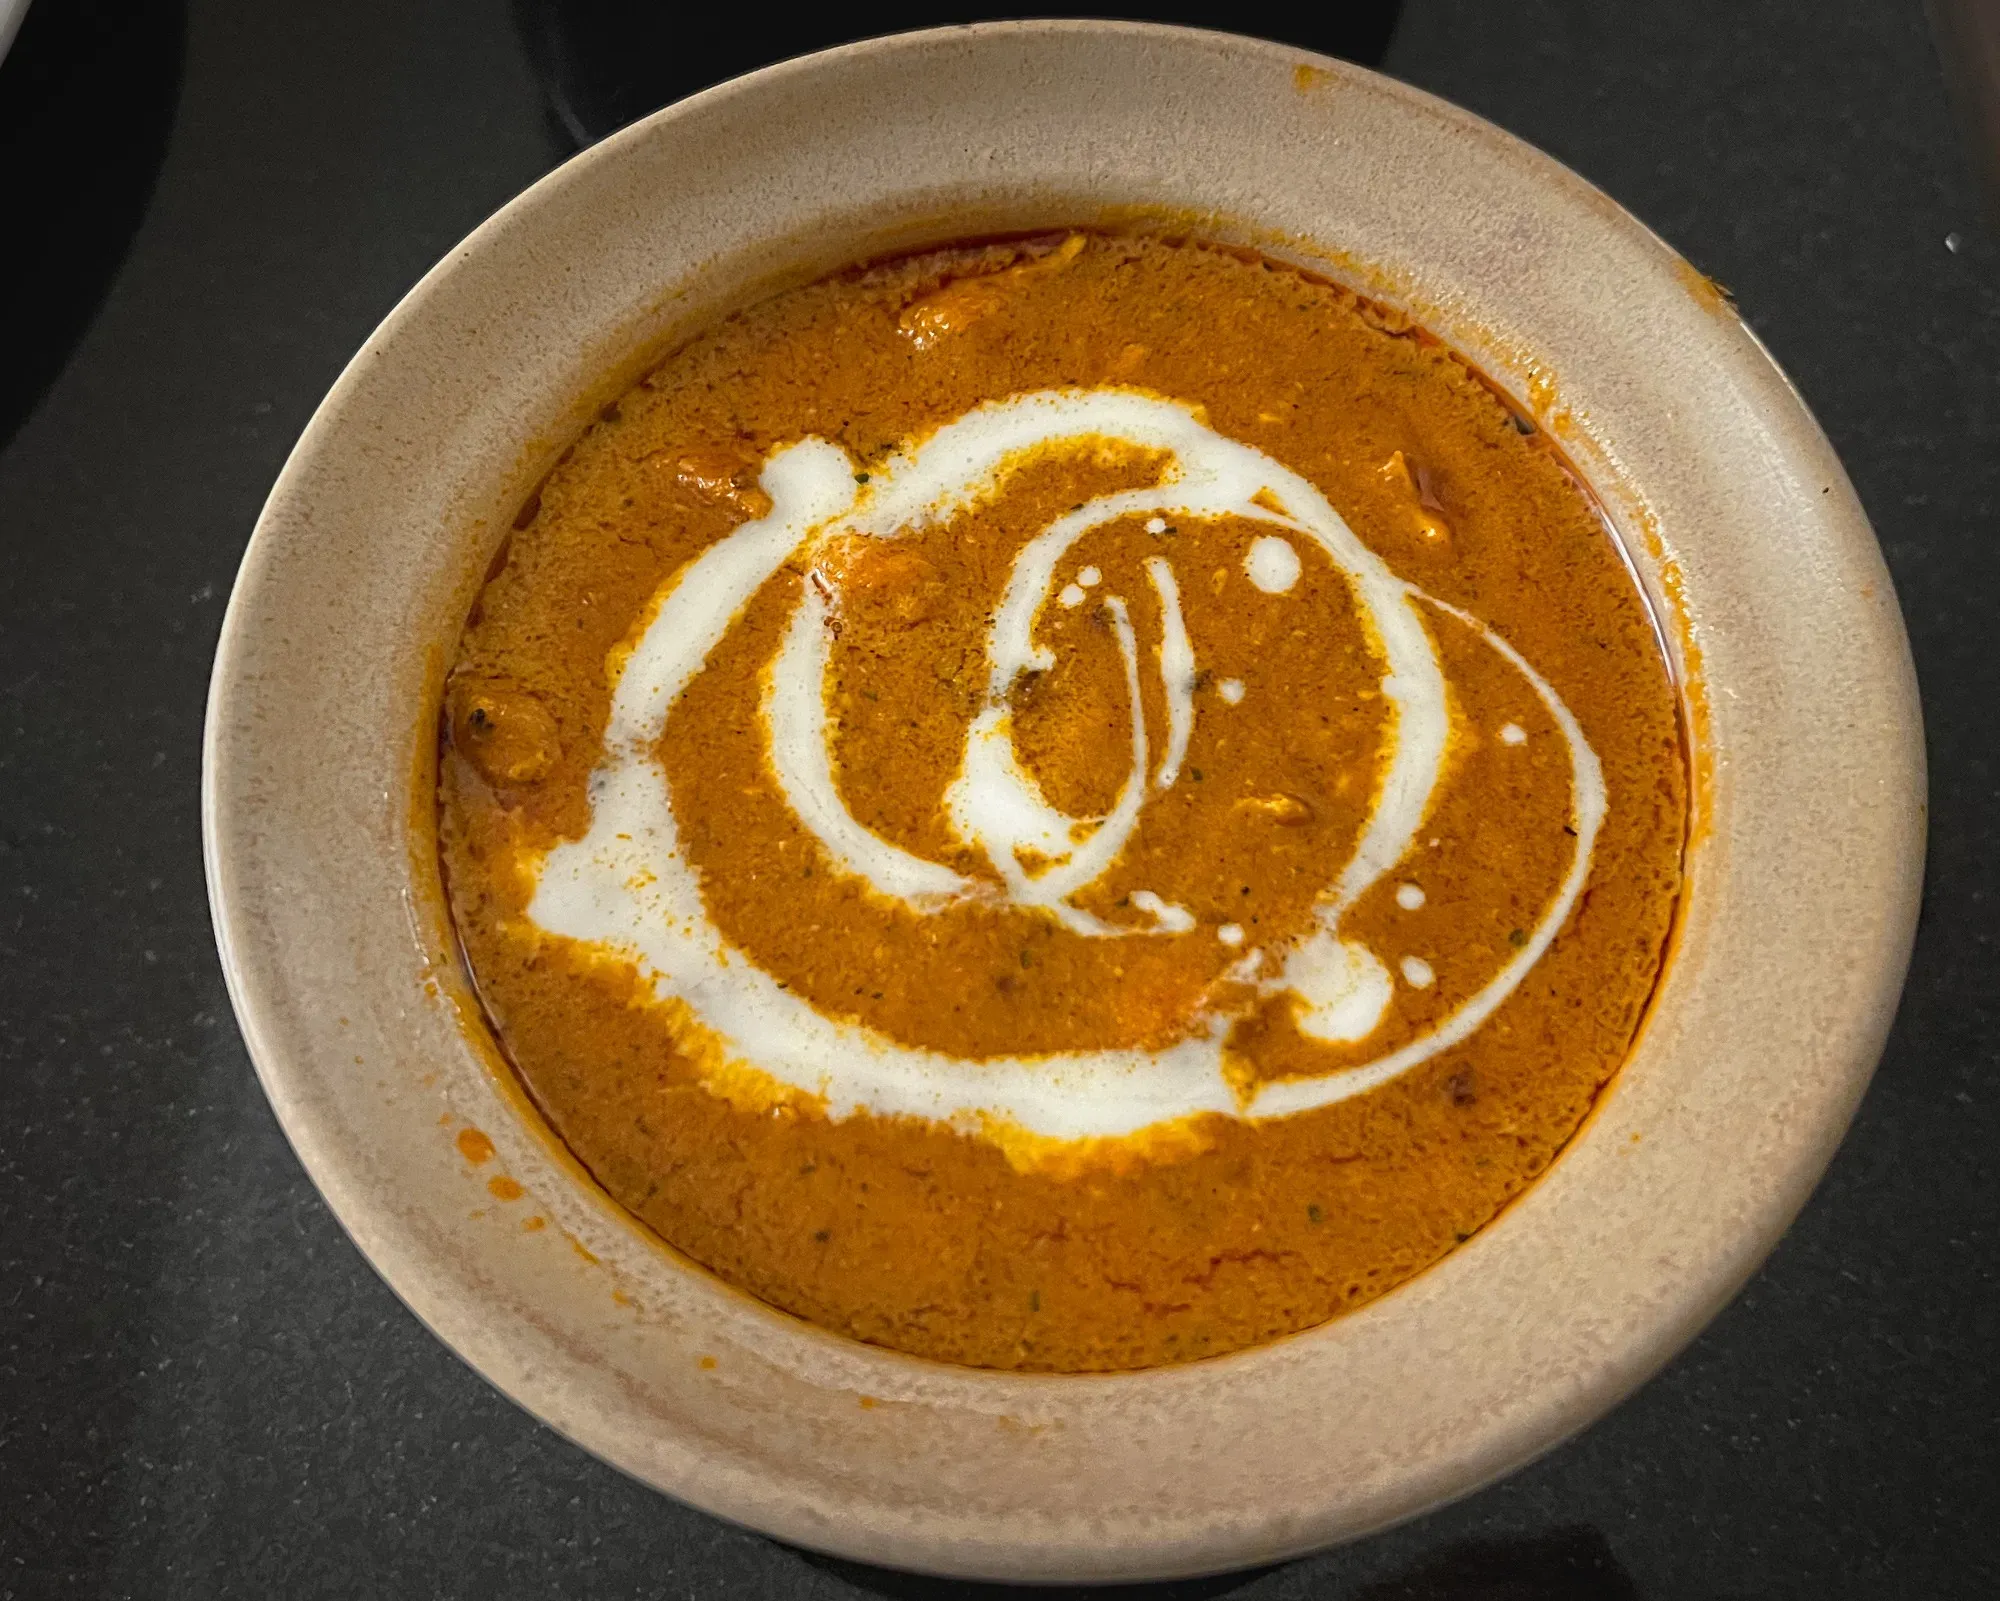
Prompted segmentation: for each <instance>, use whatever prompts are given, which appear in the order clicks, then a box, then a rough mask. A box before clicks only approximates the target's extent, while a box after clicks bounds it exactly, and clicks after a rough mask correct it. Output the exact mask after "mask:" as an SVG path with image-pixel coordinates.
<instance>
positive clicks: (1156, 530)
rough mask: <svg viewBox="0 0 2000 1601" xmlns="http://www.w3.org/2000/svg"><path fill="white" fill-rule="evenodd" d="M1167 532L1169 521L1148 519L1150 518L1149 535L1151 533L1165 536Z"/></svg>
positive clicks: (1147, 523)
mask: <svg viewBox="0 0 2000 1601" xmlns="http://www.w3.org/2000/svg"><path fill="white" fill-rule="evenodd" d="M1166 531H1167V520H1166V518H1164V517H1148V518H1147V519H1146V532H1147V533H1149V534H1164V533H1165V532H1166Z"/></svg>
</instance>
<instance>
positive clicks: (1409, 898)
mask: <svg viewBox="0 0 2000 1601" xmlns="http://www.w3.org/2000/svg"><path fill="white" fill-rule="evenodd" d="M1396 904H1397V905H1398V906H1400V907H1402V908H1403V910H1404V911H1406V912H1414V911H1415V910H1416V909H1417V908H1418V907H1420V906H1422V905H1423V904H1424V892H1423V891H1422V890H1420V889H1418V888H1417V886H1416V885H1414V884H1398V885H1397V886H1396Z"/></svg>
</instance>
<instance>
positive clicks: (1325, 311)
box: [439, 233, 1686, 1371]
mask: <svg viewBox="0 0 2000 1601" xmlns="http://www.w3.org/2000/svg"><path fill="white" fill-rule="evenodd" d="M1676 707H1677V701H1676V694H1675V690H1674V686H1673V684H1672V681H1671V679H1670V676H1669V673H1668V670H1667V666H1666V663H1665V659H1664V657H1663V655H1662V652H1661V650H1660V647H1659V643H1658V641H1657V638H1656V636H1655V632H1654V628H1653V624H1652V620H1651V616H1650V614H1649V612H1648V610H1647V607H1646V604H1645V602H1644V600H1643V598H1642V596H1641V594H1640V592H1639V590H1638V588H1637V586H1636V584H1635V583H1634V581H1633V578H1632V577H1631V575H1630V573H1629V572H1628V570H1627V568H1626V566H1625V564H1624V562H1623V561H1622V559H1621V554H1620V552H1619V550H1618V548H1617V546H1616V544H1615V543H1614V541H1613V538H1612V537H1611V535H1610V534H1609V532H1608V531H1607V528H1606V526H1605V524H1604V522H1603V521H1602V519H1601V518H1600V517H1599V515H1598V513H1597V511H1596V509H1595V507H1594V505H1593V504H1592V502H1591V500H1590V499H1589V497H1588V496H1587V494H1586V493H1585V492H1584V490H1583V489H1582V488H1581V486H1580V485H1579V484H1578V482H1577V481H1576V479H1575V477H1574V475H1573V474H1572V473H1571V472H1570V471H1569V469H1568V468H1567V466H1566V465H1565V463H1564V461H1563V459H1562V457H1561V456H1560V454H1559V453H1558V452H1557V451H1556V450H1555V449H1553V448H1552V447H1551V445H1550V444H1549V442H1548V441H1547V440H1546V439H1545V438H1544V437H1543V436H1542V435H1541V434H1540V433H1539V432H1538V431H1537V430H1536V429H1535V428H1534V426H1533V425H1532V424H1531V423H1529V422H1527V421H1526V420H1525V419H1523V418H1521V417H1520V416H1518V415H1517V414H1516V413H1515V412H1514V411H1513V410H1512V409H1511V408H1510V407H1509V406H1508V405H1507V404H1506V403H1505V402H1504V400H1503V399H1502V397H1501V396H1500V395H1499V394H1498V393H1497V392H1496V391H1495V390H1494V389H1492V388H1491V387H1489V386H1488V385H1487V384H1486V383H1485V382H1484V381H1483V380H1482V379H1481V378H1480V376H1479V375H1478V374H1477V373H1476V372H1474V371H1473V370H1472V369H1471V368H1470V367H1469V366H1468V365H1467V364H1466V363H1465V362H1464V361H1463V360H1461V359H1460V358H1459V357H1457V356H1456V355H1455V354H1454V353H1452V352H1451V351H1450V350H1448V349H1447V348H1445V347H1444V346H1443V345H1441V344H1440V343H1439V342H1438V341H1436V340H1435V339H1434V338H1432V337H1431V336H1429V335H1428V334H1426V333H1425V332H1424V331H1423V330H1422V329H1420V328H1417V327H1415V326H1413V325H1411V324H1410V323H1409V322H1408V321H1406V320H1405V319H1403V318H1401V317H1399V316H1397V315H1396V314H1395V313H1393V312H1391V311H1389V310H1386V309H1385V308H1383V307H1380V306H1378V305H1376V304H1374V303H1372V302H1369V301H1367V300H1365V299H1363V298H1360V297H1358V296H1356V295H1355V294H1353V293H1352V292H1350V291H1348V290H1346V289H1344V288H1341V287H1339V286H1337V285H1334V284H1331V283H1327V282H1324V281H1321V280H1318V279H1316V278H1313V277H1311V276H1309V275H1307V274H1304V273H1302V272H1300V271H1297V270H1294V269H1292V268H1290V267H1287V266H1284V265H1281V264H1279V263H1276V262H1274V261H1270V260H1267V259H1264V258H1262V257H1260V256H1257V255H1254V254H1250V253H1246V252H1242V251H1236V250H1229V249H1224V248H1221V247H1217V246H1211V245H1206V244H1203V243H1201V242H1199V241H1189V240H1173V239H1165V238H1158V237H1151V236H1145V235H1138V234H1133V235H1122V234H1107V233H1071V234H1067V235H1057V236H1053V237H1046V238H1035V239H1026V240H1014V241H1001V242H989V243H979V244H972V245H966V246H961V247H954V248H950V249H943V250H937V251H932V252H928V253H925V254H921V255H916V256H910V257H905V258H899V259H896V260H892V261H888V262H878V263H871V264H866V265H863V266H860V267H856V268H853V269H851V270H848V271H845V272H841V273H838V274H835V275H833V276H832V277H829V278H827V279H825V280H823V281H820V282H818V283H814V284H811V285H809V286H807V287H804V288H800V289H796V290H792V291H790V292H787V293H784V294H780V295H777V296H775V297H774V298H771V299H769V300H767V301H765V302H763V303H762V304H759V305H756V306H753V307H751V308H750V309H748V310H746V311H744V312H742V313H740V314H739V315H737V316H735V317H733V318H731V319H729V320H728V321H726V322H724V323H722V324H721V325H720V326H718V327H715V328H713V329H712V330H710V331H709V332H707V333H706V334H704V335H702V336H701V337H698V338H696V339H694V340H693V341H692V342H690V343H688V344H687V345H685V346H684V347H683V348H681V349H680V350H678V351H677V352H675V353H674V354H673V355H671V356H670V357H669V358H667V359H666V360H665V361H664V362H663V363H662V364H661V365H660V366H659V367H658V368H657V369H656V370H654V371H653V372H652V373H651V374H650V375H649V376H648V377H647V378H646V379H645V380H644V381H643V382H641V383H640V384H639V385H638V386H637V387H636V388H634V389H633V390H632V391H631V392H630V393H629V394H627V395H626V396H625V397H624V398H623V399H621V400H620V401H619V402H618V403H617V404H616V405H615V406H613V407H610V408H608V409H607V410H606V411H605V412H604V413H603V415H602V416H601V418H600V419H599V420H598V421H597V422H596V423H595V425H594V426H592V428H591V429H590V430H589V431H588V433H587V434H585V436H584V437H583V438H582V439H580V440H579V441H578V442H577V444H576V445H575V447H574V448H573V449H572V450H571V451H570V452H569V453H568V454H567V455H566V456H565V458H564V459H563V461H562V462H561V463H560V465H559V466H558V467H557V468H556V470H555V471H554V472H553V473H552V474H551V476H550V477H549V478H548V480H547V481H546V482H545V483H544V484H543V485H542V487H541V488H540V490H539V491H538V492H537V494H536V496H535V497H534V498H533V499H532V500H531V501H530V502H529V504H528V505H527V506H526V507H524V508H523V511H522V516H521V518H520V519H519V522H518V524H517V527H516V530H515V532H514V534H513V536H512V538H511V540H510V542H509V544H508V545H507V547H506V549H505V551H504V552H503V553H502V555H501V557H500V558H498V559H497V560H496V563H495V567H494V570H493V572H492V574H491V576H490V577H489V579H488V581H487V582H486V584H485V586H484V588H483V590H482V592H481V594H480V595H479V597H478V600H477V602H476V604H475V606H474V609H473V612H472V614H471V617H470V619H469V621H468V623H467V625H466V628H465V632H464V636H463V639H462V641H461V643H460V646H459V649H458V654H457V659H456V662H455V664H454V667H453V671H452V674H451V678H450V681H449V686H448V689H447V694H446V705H445V714H444V727H443V733H442V738H441V752H442V754H441V762H440V791H439V808H440V839H441V849H442V855H443V862H444V867H445V872H446V879H447V883H448V886H449V890H450V895H451V901H452V907H453V912H454V916H455V918H456V921H457V926H458V930H459V934H460V937H461V940H462V943H463V946H464V950H465V953H466V956H467V958H468V961H469V963H470V966H471V969H472V972H473V974H474V975H475V978H476V981H477V984H478V987H479V991H480V994H481V997H482V1000H483V1002H484V1004H485V1006H486V1008H487V1010H488V1012H489V1015H490V1017H491V1020H492V1023H493V1025H494V1028H495V1030H496V1032H497V1034H498V1036H499V1038H500V1039H501V1041H502V1042H503V1044H504V1046H505V1048H506V1050H507V1052H508V1054H509V1056H510V1058H511V1060H512V1061H513V1062H514V1064H515V1065H516V1067H517V1069H518V1071H519V1072H520V1074H521V1076H522V1078H523V1079H524V1081H525V1082H526V1084H527V1085H528V1086H529V1088H530V1090H531V1091H532V1093H533V1094H534V1096H535V1097H536V1099H537V1101H538V1102H539V1104H540V1105H541V1106H542V1107H543V1109H544V1110H545V1111H546V1113H547V1116H548V1117H549V1119H550V1121H551V1123H552V1124H553V1126H554V1127H555V1128H556V1130H557V1131H558V1132H559V1133H560V1134H561V1136H562V1137H563V1139H564V1140H566V1141H567V1142H568V1144H569V1145H570V1146H571V1148H572V1149H573V1150H574V1151H575V1152H576V1154H577V1156H578V1157H579V1158H580V1159H581V1160H582V1161H583V1162H584V1164H585V1165H586V1166H587V1167H588V1168H589V1169H590V1170H591V1172H592V1173H593V1174H594V1175H595V1176H596V1177H597V1179H598V1180H599V1181H600V1182H601V1183H602V1184H603V1186H604V1187H605V1189H606V1190H607V1191H608V1192H609V1193H610V1194H611V1195H612V1196H614V1197H615V1198H617V1199H618V1200H619V1201H620V1202H621V1203H622V1204H623V1205H625V1206H626V1207H627V1208H629V1209H630V1210H631V1211H632V1212H633V1213H635V1214H636V1215H637V1216H638V1217H639V1218H641V1219H643V1220H644V1221H645V1222H646V1223H647V1224H648V1225H650V1226H651V1227H652V1228H653V1229H654V1230H655V1231H657V1232H658V1234H659V1235H660V1236H661V1237H662V1238H663V1239H665V1240H666V1241H668V1242H669V1243H671V1244H672V1245H673V1246H675V1247H676V1248H678V1249H679V1250H680V1251H682V1252H684V1253H685V1254H686V1255H687V1256H689V1257H691V1258H693V1259H694V1260H695V1261H697V1262H699V1263H701V1264H703V1265H705V1266H706V1267H707V1268H708V1269H710V1270H711V1271H713V1272H714V1273H716V1274H718V1275H720V1276H721V1277H722V1278H724V1279H725V1280H727V1281H729V1282H730V1283H732V1284H735V1285H737V1286H739V1287H741V1288H743V1289H745V1290H747V1291H749V1292H750V1293H752V1294H754V1295H756V1296H759V1297H761V1298H762V1299H764V1300H765V1301H767V1302H769V1303H770V1304H772V1305H773V1306H776V1307H780V1308H783V1309H784V1310H786V1311H788V1312H792V1313H795V1314H797V1315H798V1316H800V1317H803V1318H807V1319H810V1320H812V1321H813V1322H815V1323H818V1324H821V1325H823V1326H825V1327H826V1328H829V1329H833V1330H836V1331H839V1332H841V1333H844V1334H848V1335H851V1336H853V1337H855V1338H858V1339H862V1340H868V1341H873V1342H876V1343H878V1344H881V1345H885V1346H889V1347H893V1348H896V1349H899V1350H903V1351H907V1352H911V1353H914V1354H916V1355H919V1356H924V1357H930V1358H935V1359H940V1360H945V1361H951V1362H958V1363H965V1364H971V1365H977V1366H984V1367H996V1368H1016V1369H1041V1370H1058V1371H1105V1370H1117V1369H1129V1368H1137V1367H1145V1366H1150V1365H1155V1364H1161V1363H1169V1362H1176V1361H1183V1360H1189V1359H1194V1358H1199V1357H1205V1356H1213V1355H1217V1354H1219V1353H1222V1352H1227V1351H1231V1350H1235V1349H1238V1348H1241V1347H1243V1346H1246V1345H1250V1344H1253V1343H1256V1342H1259V1341H1265V1340H1269V1339H1272V1338H1274V1337H1277V1336H1280V1335H1284V1334H1287V1333H1291V1332H1294V1331H1297V1330H1301V1329H1305V1328H1308V1327H1311V1326H1312V1325H1314V1324H1317V1323H1320V1322H1323V1321H1324V1320H1326V1319H1328V1318H1331V1317H1333V1316H1336V1315H1337V1314H1340V1313H1342V1312H1346V1311H1349V1310H1351V1309H1353V1308H1355V1307H1358V1306H1360V1305H1362V1304H1364V1303H1365V1302H1367V1301H1369V1300H1371V1299H1373V1298H1374V1297H1376V1296H1379V1295H1381V1294H1383V1293H1385V1292H1386V1291H1388V1290H1391V1289H1393V1288H1394V1287H1395V1286H1396V1285H1398V1284H1400V1283H1402V1282H1404V1281H1405V1280H1407V1279H1409V1278H1410V1277H1411V1276H1412V1275H1413V1274H1416V1273H1418V1272H1420V1271H1422V1270H1423V1269H1424V1268H1425V1267H1426V1266H1428V1265H1429V1264H1431V1263H1433V1262H1435V1261H1437V1260H1438V1259H1439V1258H1440V1257H1441V1256H1443V1255H1444V1254H1445V1253H1447V1252H1449V1251H1450V1250H1452V1249H1453V1247H1454V1246H1455V1245H1456V1244H1458V1243H1460V1242H1462V1241H1464V1240H1466V1239H1467V1238H1469V1237H1470V1236H1471V1235H1472V1234H1473V1233H1474V1232H1475V1231H1476V1230H1478V1229H1479V1228H1481V1227H1482V1226H1483V1225H1484V1224H1486V1223H1487V1222H1489V1221H1490V1220H1491V1219H1492V1218H1493V1217H1494V1216H1495V1215H1496V1214H1497V1213H1498V1212H1499V1211H1500V1210H1501V1209H1502V1208H1503V1207H1505V1206H1506V1205H1507V1203H1508V1202H1509V1201H1510V1200H1511V1199H1512V1198H1513V1197H1515V1196H1517V1195H1519V1194H1520V1193H1521V1192H1522V1190H1523V1189H1524V1188H1525V1187H1526V1186H1527V1185H1529V1184H1530V1183H1531V1182H1532V1181H1533V1180H1534V1179H1535V1177H1536V1176H1537V1175H1538V1174H1540V1173H1541V1172H1543V1171H1544V1170H1545V1169H1546V1168H1547V1167H1548V1166H1549V1164H1550V1163H1551V1162H1552V1161H1553V1160H1554V1159H1555V1158H1556V1156H1557V1155H1558V1153H1559V1152H1560V1151H1561V1150H1562V1148H1563V1146H1564V1144H1565V1143H1566V1142H1567V1141H1568V1140H1569V1139H1570V1138H1571V1137H1572V1136H1573V1135H1574V1134H1575V1133H1576V1131H1577V1129H1578V1127H1579V1126H1580V1124H1581V1123H1582V1121H1583V1120H1584V1118H1585V1117H1586V1115H1587V1114H1588V1112H1589V1110H1590V1108H1591V1106H1592V1103H1593V1101H1594V1100H1595V1098H1596V1097H1597V1095H1598V1094H1599V1093H1600V1091H1601V1090H1602V1089H1603V1087H1604V1085H1605V1084H1606V1082H1607V1081H1608V1080H1609V1079H1610V1078H1611V1076H1612V1075H1613V1074H1614V1073H1615V1072H1616V1071H1617V1069H1618V1067H1619V1065H1620V1063H1621V1062H1622V1061H1623V1059H1624V1058H1625V1056H1626V1055H1627V1053H1628V1051H1629V1050H1630V1047H1631V1044H1632V1041H1633V1038H1634V1035H1635V1032H1636V1030H1637V1028H1638V1026H1639V1022H1640V1019H1641V1016H1642V1014H1643V1012H1644V1010H1645V1007H1646V1004H1647V1001H1648V998H1649V996H1650V994H1651V992H1652V989H1653V987H1654V984H1655V981H1656V979H1657V976H1658V973H1659V970H1660V966H1661V963H1662V960H1663V951H1664V947H1665V944H1666V939H1667V935H1668V930H1669V925H1670V923H1671V920H1672V917H1673V913H1674V908H1675V904H1676V898H1677V896H1678V894H1679V890H1680V873H1681V853H1682V841H1683V834H1684V822H1685V812H1686V779H1685V773H1686V765H1685V761H1684V756H1683V751H1682V745H1681V738H1680V732H1679V725H1678V721H1677V711H1676Z"/></svg>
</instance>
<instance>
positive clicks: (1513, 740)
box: [1500, 723, 1528, 745]
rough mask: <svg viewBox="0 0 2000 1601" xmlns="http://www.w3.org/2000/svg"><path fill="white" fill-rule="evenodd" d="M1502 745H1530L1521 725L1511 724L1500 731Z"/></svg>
mask: <svg viewBox="0 0 2000 1601" xmlns="http://www.w3.org/2000/svg"><path fill="white" fill-rule="evenodd" d="M1500 743H1501V744H1503V745H1525V744H1527V743H1528V736H1527V734H1526V733H1525V732H1524V731H1523V730H1522V728H1521V725H1520V724H1519V723H1509V724H1507V725H1506V727H1504V728H1502V729H1501V730H1500Z"/></svg>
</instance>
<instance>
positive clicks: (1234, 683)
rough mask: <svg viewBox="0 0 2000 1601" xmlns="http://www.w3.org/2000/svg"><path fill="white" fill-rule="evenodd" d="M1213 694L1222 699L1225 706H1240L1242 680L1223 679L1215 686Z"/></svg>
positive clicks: (1241, 700)
mask: <svg viewBox="0 0 2000 1601" xmlns="http://www.w3.org/2000/svg"><path fill="white" fill-rule="evenodd" d="M1215 692H1216V694H1218V695H1220V696H1221V697H1222V699H1223V704H1225V705H1228V706H1241V705H1242V704H1243V680H1242V679H1240V678H1225V679H1223V681H1222V682H1221V683H1219V684H1217V685H1216V686H1215Z"/></svg>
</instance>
